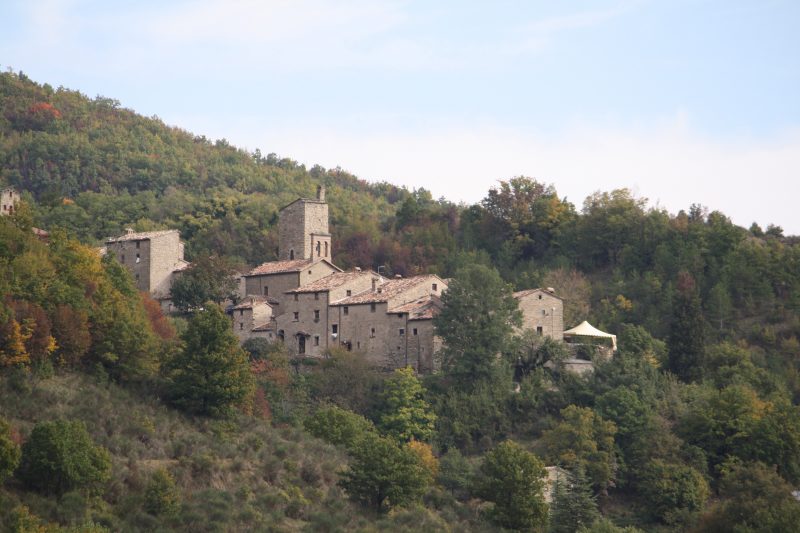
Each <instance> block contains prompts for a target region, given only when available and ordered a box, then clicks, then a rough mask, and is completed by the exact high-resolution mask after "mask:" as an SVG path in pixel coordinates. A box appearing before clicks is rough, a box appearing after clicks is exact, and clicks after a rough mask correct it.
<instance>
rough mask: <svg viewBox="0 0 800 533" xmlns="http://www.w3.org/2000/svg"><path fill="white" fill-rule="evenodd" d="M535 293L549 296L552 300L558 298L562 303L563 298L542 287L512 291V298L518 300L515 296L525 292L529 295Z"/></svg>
mask: <svg viewBox="0 0 800 533" xmlns="http://www.w3.org/2000/svg"><path fill="white" fill-rule="evenodd" d="M536 291H541V292H543V293H545V294H548V295H549V296H552V297H553V298H558V299H559V300H561V301H562V302H563V301H564V298H562V297H561V296H559V295H558V294H556V293H554V292H550V291H548V290H547V289H544V288H542V287H536V288H535V289H523V290H521V291H514V295H513V296H514V298H518V296H517V294H522V293H523V292H527V293H529V294H533V293H534V292H536Z"/></svg>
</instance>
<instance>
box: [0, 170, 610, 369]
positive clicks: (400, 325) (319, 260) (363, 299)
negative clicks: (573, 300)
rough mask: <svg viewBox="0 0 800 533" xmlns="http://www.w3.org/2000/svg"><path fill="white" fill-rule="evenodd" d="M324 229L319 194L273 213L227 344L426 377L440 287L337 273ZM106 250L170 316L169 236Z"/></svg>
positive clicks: (542, 304) (553, 309)
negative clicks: (342, 357) (275, 217)
mask: <svg viewBox="0 0 800 533" xmlns="http://www.w3.org/2000/svg"><path fill="white" fill-rule="evenodd" d="M12 195H16V192H14V191H11V190H6V191H3V201H4V204H3V211H4V212H6V211H7V210H9V211H10V210H13V202H11V199H12V198H17V199H18V195H16V196H12ZM6 197H8V198H9V203H8V207H7V206H6ZM328 220H329V216H328V204H327V202H326V200H325V188H324V187H322V186H319V187H318V189H317V194H316V197H315V198H311V199H309V198H298V199H297V200H295V201H294V202H292V203H290V204H289V205H287V206H285V207H284V208H283V209H282V210H281V211H280V214H279V221H278V234H279V244H278V260H277V261H269V262H266V263H263V264H261V265H258V266H257V267H255V268H253V269H252V270H250V271H249V272H247V273H245V274H244V275H242V277H241V279H240V283H239V298H238V301H235V302H228V305H227V306H226V311H227V313H228V315H229V316H230V319H231V326H232V328H233V331H234V333H235V334H236V336H237V337H238V338H239V340H240V341H241V342H244V341H246V340H248V339H252V338H264V339H267V340H268V341H270V342H275V341H281V342H283V343H285V344H286V345H287V348H288V349H289V351H290V353H292V354H294V355H297V356H305V357H317V358H319V357H323V356H324V355H325V353H326V351H327V350H329V349H330V348H333V347H343V348H346V349H347V350H355V351H358V352H361V353H364V354H365V355H366V356H367V358H368V359H369V360H370V361H372V362H373V363H375V364H376V365H378V366H379V367H382V368H385V369H387V370H388V369H394V368H402V367H406V366H410V367H412V368H413V369H414V370H416V371H417V372H419V373H431V372H434V371H435V370H436V353H437V352H438V350H439V349H440V347H441V339H439V337H438V336H437V335H436V333H435V331H434V326H433V318H434V317H435V316H436V315H437V314H438V312H439V311H440V310H441V307H442V302H441V298H440V297H441V295H442V293H443V292H444V291H446V290H447V280H445V279H441V278H440V277H438V276H436V275H433V274H427V275H419V276H413V277H407V278H404V277H401V276H395V277H393V278H387V277H385V276H383V275H381V274H379V273H377V272H374V271H372V270H362V269H361V268H358V267H356V268H355V269H353V270H350V271H343V270H342V269H340V268H339V267H337V266H336V265H335V264H334V263H333V260H332V257H331V250H332V243H331V234H330V231H329V226H328ZM105 244H106V246H105V247H104V248H102V249H101V253H109V254H113V255H114V257H116V259H117V260H118V261H119V262H120V263H121V264H122V265H124V266H125V267H126V268H127V269H128V270H129V271H130V272H131V274H132V276H133V277H134V279H135V282H136V285H137V287H138V288H139V290H141V291H146V292H148V293H149V294H150V295H151V296H152V297H153V298H154V299H156V300H158V301H159V302H160V303H161V306H162V309H163V310H164V312H171V311H172V310H173V306H172V302H171V296H170V287H171V285H172V282H173V280H174V279H176V277H177V276H180V275H181V272H182V271H184V270H185V269H186V268H187V267H188V266H189V263H188V262H187V261H186V260H184V245H183V243H182V242H181V240H180V235H179V232H178V230H164V231H150V232H134V231H133V230H129V231H128V232H127V233H126V234H124V235H120V236H118V237H113V238H109V239H107V240H106V243H105ZM514 297H515V298H516V299H517V301H518V304H519V309H520V311H521V312H522V315H523V326H522V328H523V329H530V330H532V331H533V332H535V333H536V334H537V335H540V336H545V337H550V338H553V339H556V340H559V341H565V342H566V343H567V344H568V345H572V346H573V347H577V346H579V345H580V344H581V340H582V339H583V340H587V339H593V340H594V341H593V342H594V343H595V344H598V343H599V344H600V348H601V349H599V350H598V351H597V353H598V354H601V356H604V357H611V355H612V354H613V352H614V351H615V350H616V336H614V335H612V334H609V333H605V332H602V331H599V330H597V329H596V328H594V327H592V326H591V325H590V324H589V323H588V322H583V323H582V324H579V325H578V326H576V327H574V328H572V329H569V330H566V331H565V330H564V302H563V300H562V298H561V297H559V296H558V294H557V293H556V291H555V289H554V288H551V287H548V288H532V289H528V290H523V291H518V292H516V293H514ZM604 344H605V345H607V346H606V347H605V348H603V345H604ZM573 352H575V353H576V355H577V353H578V350H573ZM560 364H561V365H562V369H563V370H564V371H567V372H572V373H576V374H584V373H586V372H591V371H592V370H593V363H592V361H590V360H588V359H586V358H581V357H578V356H575V357H571V358H568V359H565V360H564V361H562V362H561V363H560Z"/></svg>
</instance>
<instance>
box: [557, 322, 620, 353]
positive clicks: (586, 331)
mask: <svg viewBox="0 0 800 533" xmlns="http://www.w3.org/2000/svg"><path fill="white" fill-rule="evenodd" d="M581 337H588V338H592V339H611V351H612V353H613V352H616V351H617V336H616V335H612V334H611V333H606V332H605V331H600V330H599V329H597V328H596V327H594V326H593V325H591V324H589V323H588V322H587V321H585V320H584V321H583V322H581V323H580V324H578V325H577V326H575V327H574V328H572V329H568V330H567V331H565V332H564V342H567V343H571V344H580V343H581V342H580V338H581Z"/></svg>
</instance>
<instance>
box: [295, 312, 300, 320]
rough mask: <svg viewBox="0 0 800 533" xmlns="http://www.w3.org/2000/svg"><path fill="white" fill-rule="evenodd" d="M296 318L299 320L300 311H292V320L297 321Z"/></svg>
mask: <svg viewBox="0 0 800 533" xmlns="http://www.w3.org/2000/svg"><path fill="white" fill-rule="evenodd" d="M298 320H300V313H299V312H298V311H295V312H294V321H295V322H297V321H298Z"/></svg>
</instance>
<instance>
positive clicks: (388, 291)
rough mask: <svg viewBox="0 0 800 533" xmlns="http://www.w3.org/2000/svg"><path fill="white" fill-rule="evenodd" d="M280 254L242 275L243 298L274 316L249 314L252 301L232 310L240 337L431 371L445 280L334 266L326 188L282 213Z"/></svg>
mask: <svg viewBox="0 0 800 533" xmlns="http://www.w3.org/2000/svg"><path fill="white" fill-rule="evenodd" d="M278 258H279V259H278V260H277V261H270V262H267V263H264V264H262V265H259V266H258V267H256V268H254V269H253V270H251V271H250V272H248V273H247V274H245V275H244V283H243V286H244V293H245V296H246V297H248V298H250V297H259V298H262V299H263V298H269V304H270V311H271V316H270V321H269V323H268V324H261V325H257V324H256V322H257V321H253V320H248V319H247V316H246V312H247V310H248V306H249V305H252V304H247V305H246V306H245V307H244V308H241V307H239V306H234V307H231V308H229V310H228V312H229V313H230V315H231V318H232V321H233V327H234V330H236V329H237V328H239V331H237V335H238V336H239V338H240V339H242V340H246V339H247V338H253V337H264V338H267V339H268V340H272V339H274V340H282V341H283V342H285V343H286V345H287V346H288V348H289V350H290V352H292V353H295V354H298V355H305V356H309V357H321V356H322V355H323V354H324V353H325V351H326V350H328V349H330V348H333V347H344V348H346V349H350V350H356V351H360V352H363V353H365V354H366V355H367V356H368V357H369V358H370V359H372V360H373V361H375V362H376V363H378V364H380V365H382V366H385V367H397V366H406V365H411V366H413V367H414V368H417V369H418V370H420V371H430V370H431V369H432V368H433V355H434V352H435V351H436V350H437V349H438V346H439V344H440V341H439V340H438V338H436V337H435V335H434V332H433V316H434V315H435V314H436V313H438V311H439V309H440V308H441V302H440V301H439V296H440V295H441V293H442V291H444V290H446V288H447V286H446V283H445V282H444V281H443V280H441V279H440V278H438V277H436V276H416V277H413V278H396V279H386V278H384V277H383V276H380V275H379V274H376V273H375V272H371V271H361V269H358V268H357V269H354V270H352V271H348V272H343V271H342V270H341V269H340V268H338V267H337V266H336V265H334V264H333V262H332V260H331V236H330V233H329V228H328V204H327V203H326V202H325V189H324V188H323V187H320V188H318V190H317V196H316V198H314V199H306V198H301V199H298V200H296V201H294V202H292V203H290V204H289V205H287V206H286V207H284V208H283V209H282V210H281V212H280V216H279V221H278ZM237 313H238V314H237ZM240 318H241V320H240ZM248 325H251V326H252V327H251V329H250V330H249V331H248Z"/></svg>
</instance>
